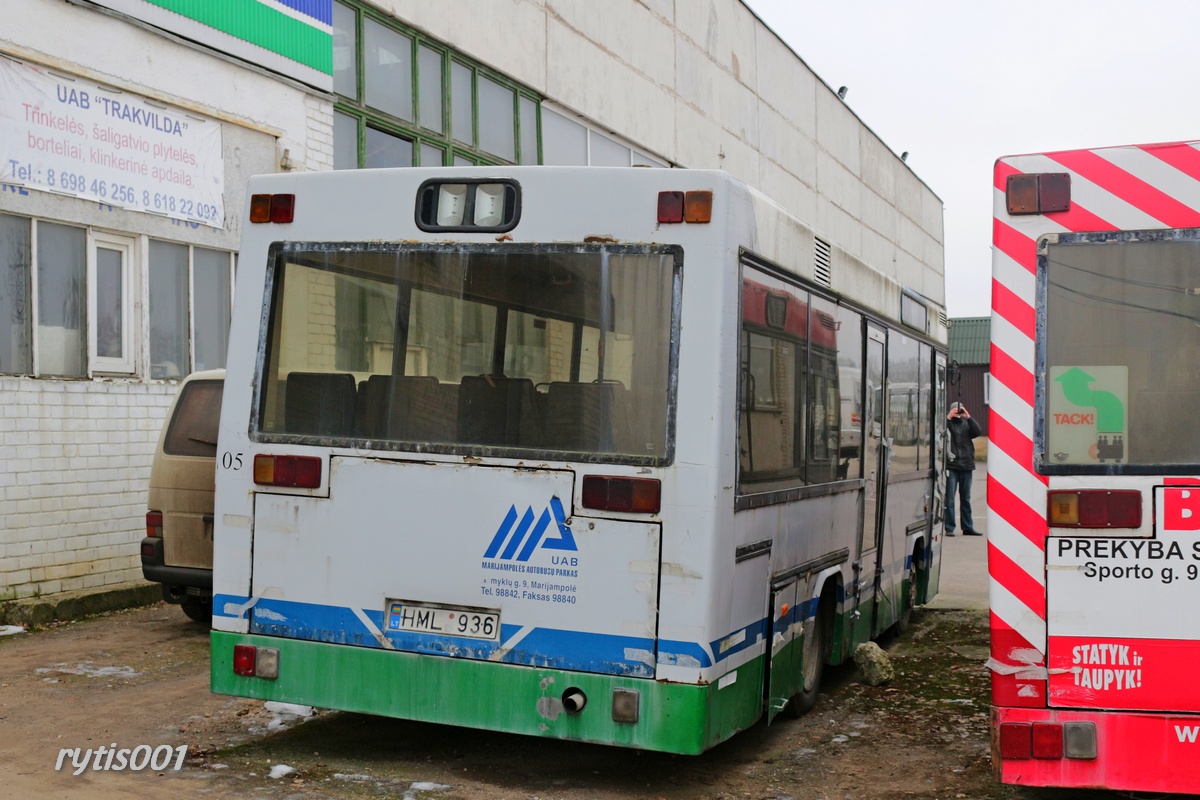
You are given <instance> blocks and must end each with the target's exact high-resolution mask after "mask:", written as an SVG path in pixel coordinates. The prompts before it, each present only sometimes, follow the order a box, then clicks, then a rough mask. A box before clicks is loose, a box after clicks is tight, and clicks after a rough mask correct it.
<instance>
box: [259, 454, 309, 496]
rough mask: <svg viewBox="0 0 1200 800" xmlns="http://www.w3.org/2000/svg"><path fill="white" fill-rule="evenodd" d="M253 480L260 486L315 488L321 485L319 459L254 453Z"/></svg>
mask: <svg viewBox="0 0 1200 800" xmlns="http://www.w3.org/2000/svg"><path fill="white" fill-rule="evenodd" d="M254 482H255V483H257V484H259V485H260V486H281V487H284V488H288V489H316V488H317V487H319V486H320V485H321V459H320V458H318V457H316V456H268V455H256V456H255V457H254Z"/></svg>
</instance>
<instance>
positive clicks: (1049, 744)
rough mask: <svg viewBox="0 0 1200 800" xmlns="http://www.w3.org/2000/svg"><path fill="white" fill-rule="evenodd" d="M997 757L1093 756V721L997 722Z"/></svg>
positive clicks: (1094, 738) (1094, 734) (1090, 757)
mask: <svg viewBox="0 0 1200 800" xmlns="http://www.w3.org/2000/svg"><path fill="white" fill-rule="evenodd" d="M1000 757H1001V758H1004V759H1029V758H1041V759H1046V760H1058V759H1062V758H1070V759H1076V760H1084V761H1086V760H1092V759H1095V758H1096V723H1094V722H1063V723H1058V722H1034V723H1032V724H1030V723H1028V722H1003V723H1001V724H1000Z"/></svg>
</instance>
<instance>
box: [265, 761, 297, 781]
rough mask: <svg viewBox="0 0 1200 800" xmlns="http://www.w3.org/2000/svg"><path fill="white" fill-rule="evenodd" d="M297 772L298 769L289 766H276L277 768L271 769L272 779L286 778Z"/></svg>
mask: <svg viewBox="0 0 1200 800" xmlns="http://www.w3.org/2000/svg"><path fill="white" fill-rule="evenodd" d="M295 771H296V769H295V768H294V767H289V766H288V765H287V764H276V765H275V766H273V767H271V777H272V778H286V777H287V776H288V775H291V774H292V773H293V772H295Z"/></svg>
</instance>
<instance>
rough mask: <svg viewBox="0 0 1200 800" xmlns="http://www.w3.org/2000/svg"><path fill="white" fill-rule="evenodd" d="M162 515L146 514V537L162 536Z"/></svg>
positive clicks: (153, 512) (160, 513)
mask: <svg viewBox="0 0 1200 800" xmlns="http://www.w3.org/2000/svg"><path fill="white" fill-rule="evenodd" d="M162 529H163V515H162V512H161V511H147V512H146V535H147V536H157V537H161V536H162Z"/></svg>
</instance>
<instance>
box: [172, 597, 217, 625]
mask: <svg viewBox="0 0 1200 800" xmlns="http://www.w3.org/2000/svg"><path fill="white" fill-rule="evenodd" d="M179 607H180V608H182V609H183V613H185V614H187V615H188V618H189V619H194V620H195V621H196V622H203V623H204V624H206V625H210V624H212V598H211V597H195V596H193V595H188V596H187V597H185V598H183V602H182V603H180V604H179Z"/></svg>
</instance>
